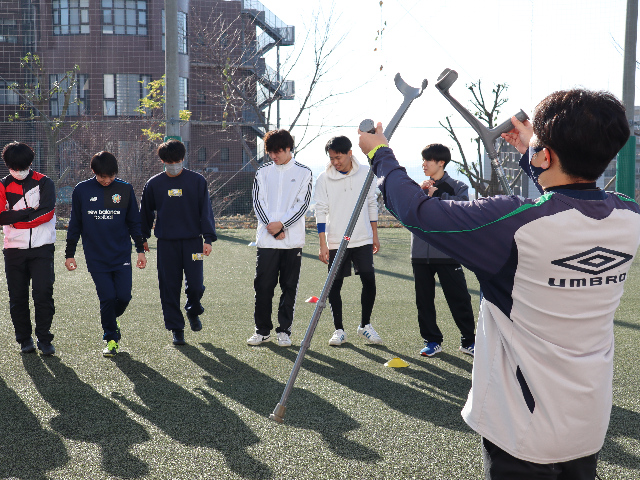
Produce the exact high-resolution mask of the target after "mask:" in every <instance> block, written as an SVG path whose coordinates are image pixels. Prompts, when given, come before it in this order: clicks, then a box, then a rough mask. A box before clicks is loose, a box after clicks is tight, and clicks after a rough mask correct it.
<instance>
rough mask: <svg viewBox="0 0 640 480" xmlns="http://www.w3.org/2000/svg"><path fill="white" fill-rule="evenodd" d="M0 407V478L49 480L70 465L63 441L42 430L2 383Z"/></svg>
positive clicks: (53, 434)
mask: <svg viewBox="0 0 640 480" xmlns="http://www.w3.org/2000/svg"><path fill="white" fill-rule="evenodd" d="M33 357H35V358H37V356H36V355H33ZM0 406H1V411H2V414H1V415H0V431H1V432H2V436H0V452H2V461H1V462H0V478H18V479H25V480H26V479H29V480H46V479H47V478H48V477H47V475H46V473H45V472H47V471H48V470H54V469H56V468H59V467H62V466H63V465H65V464H66V463H67V462H68V461H69V455H68V454H67V449H66V448H65V446H64V443H63V442H62V440H61V439H60V437H59V436H58V435H56V434H55V433H52V432H50V431H49V430H46V429H44V428H42V425H40V421H39V420H38V418H37V417H36V416H35V415H34V414H33V413H32V412H31V410H30V409H29V407H28V406H27V405H25V403H24V402H23V401H22V400H21V399H20V397H19V396H18V395H17V394H16V392H14V391H13V390H11V389H10V388H9V387H8V386H7V384H6V383H5V382H4V380H2V379H0Z"/></svg>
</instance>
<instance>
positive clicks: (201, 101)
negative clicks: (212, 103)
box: [196, 90, 207, 105]
mask: <svg viewBox="0 0 640 480" xmlns="http://www.w3.org/2000/svg"><path fill="white" fill-rule="evenodd" d="M196 103H197V104H198V105H206V104H207V94H206V93H205V92H204V90H198V93H197V95H196Z"/></svg>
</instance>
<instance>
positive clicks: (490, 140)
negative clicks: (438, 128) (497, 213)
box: [436, 68, 529, 195]
mask: <svg viewBox="0 0 640 480" xmlns="http://www.w3.org/2000/svg"><path fill="white" fill-rule="evenodd" d="M457 79H458V72H456V71H455V70H451V69H450V68H445V69H444V70H443V72H442V73H441V74H440V76H439V77H438V81H437V82H436V88H437V89H438V91H439V92H440V93H441V94H442V95H443V96H444V98H446V99H447V100H449V103H451V105H453V108H455V109H456V110H457V111H458V112H459V113H460V115H462V116H463V117H464V119H465V120H466V121H467V123H468V124H469V125H471V127H472V128H473V129H474V130H475V131H476V133H477V134H478V135H480V140H482V143H483V145H484V148H485V150H486V151H487V153H488V154H489V158H490V159H491V166H492V167H493V170H494V171H495V172H496V175H497V177H498V179H499V180H500V184H501V185H502V188H503V190H504V193H505V194H506V195H513V192H512V191H511V186H510V185H509V182H508V181H507V177H506V175H505V174H504V169H503V168H502V164H501V163H500V160H498V152H497V151H496V140H497V139H498V138H499V137H500V135H501V134H503V133H506V132H508V131H510V130H512V129H513V124H512V123H511V119H509V120H507V121H505V122H504V123H501V124H500V125H498V126H497V127H494V128H492V129H488V128H487V127H485V126H484V125H483V124H482V123H480V120H478V119H477V118H476V117H475V116H474V115H473V114H472V113H471V112H470V111H469V110H467V109H466V108H464V107H463V106H462V105H461V104H460V102H458V101H457V100H456V99H455V98H453V97H452V96H451V94H450V93H449V87H451V85H453V84H454V83H455V81H456V80H457ZM515 117H516V118H517V119H518V120H520V121H521V122H524V121H525V120H526V119H528V118H529V117H528V116H527V114H526V113H524V112H523V111H522V110H520V111H519V112H518V113H516V114H515Z"/></svg>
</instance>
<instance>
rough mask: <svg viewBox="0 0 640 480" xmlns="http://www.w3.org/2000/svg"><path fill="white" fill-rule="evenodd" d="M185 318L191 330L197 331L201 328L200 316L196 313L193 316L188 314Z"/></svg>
mask: <svg viewBox="0 0 640 480" xmlns="http://www.w3.org/2000/svg"><path fill="white" fill-rule="evenodd" d="M187 318H188V319H189V324H190V325H191V330H192V331H194V332H199V331H200V330H202V321H201V320H200V317H199V316H198V315H196V316H195V317H190V316H189V315H187Z"/></svg>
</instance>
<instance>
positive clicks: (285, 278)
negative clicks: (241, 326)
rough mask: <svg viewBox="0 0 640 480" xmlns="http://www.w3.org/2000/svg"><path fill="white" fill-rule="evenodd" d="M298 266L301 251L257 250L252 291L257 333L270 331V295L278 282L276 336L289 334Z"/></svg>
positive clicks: (271, 326)
mask: <svg viewBox="0 0 640 480" xmlns="http://www.w3.org/2000/svg"><path fill="white" fill-rule="evenodd" d="M301 265H302V249H301V248H288V249H280V248H258V253H257V257H256V276H255V279H254V280H253V288H254V289H255V292H256V296H255V302H256V303H255V311H254V315H253V318H254V321H255V324H256V333H258V334H260V335H269V332H271V330H272V329H273V322H272V321H271V311H272V309H273V307H272V302H273V294H274V291H275V288H276V285H277V284H278V282H279V283H280V289H281V291H282V294H281V295H280V302H279V304H278V327H276V333H279V332H286V333H287V334H288V335H291V324H292V323H293V314H294V311H295V305H296V296H297V295H298V281H299V280H300V266H301Z"/></svg>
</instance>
